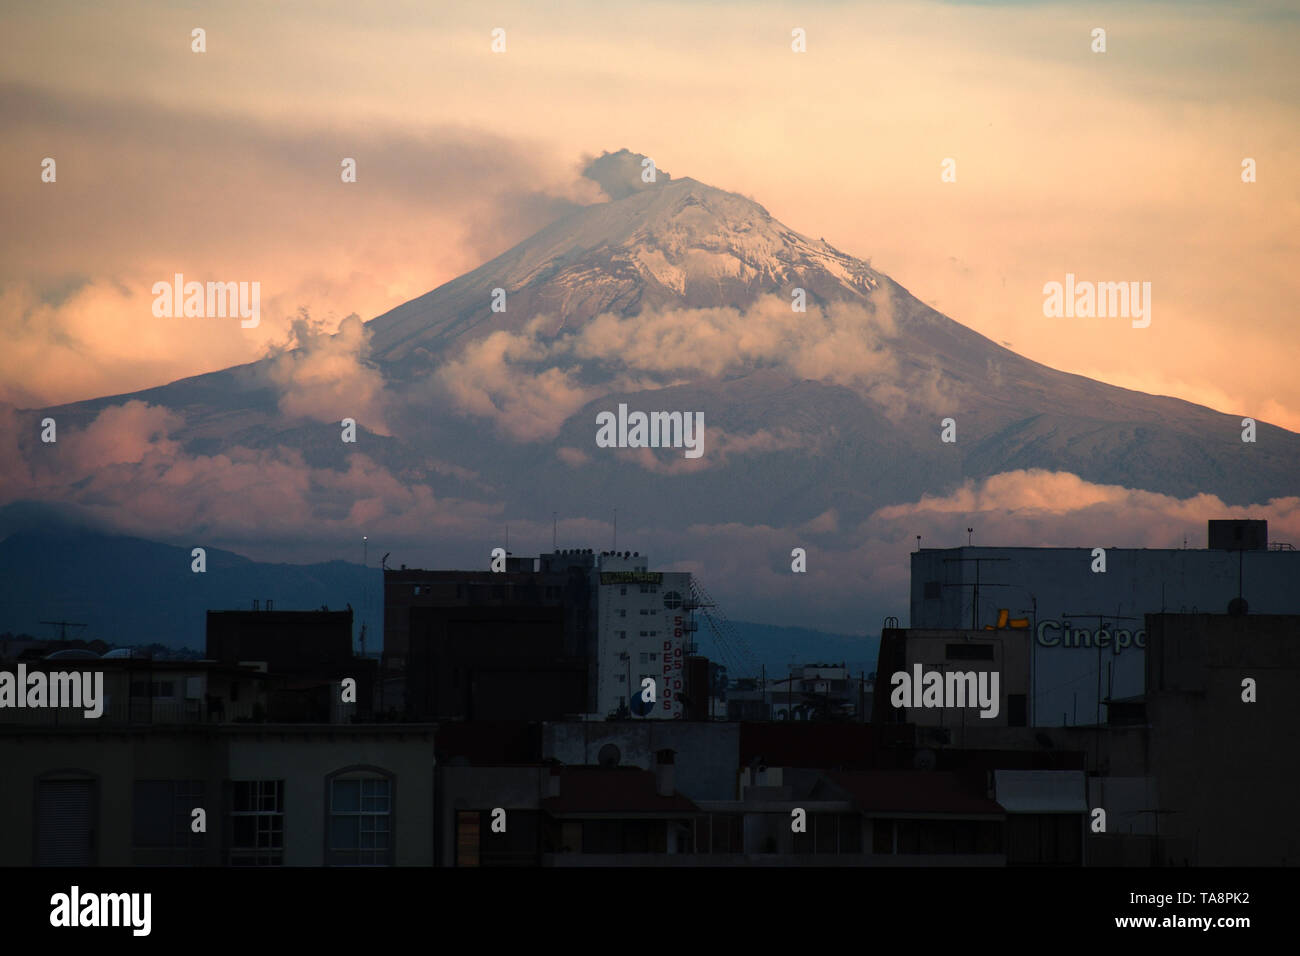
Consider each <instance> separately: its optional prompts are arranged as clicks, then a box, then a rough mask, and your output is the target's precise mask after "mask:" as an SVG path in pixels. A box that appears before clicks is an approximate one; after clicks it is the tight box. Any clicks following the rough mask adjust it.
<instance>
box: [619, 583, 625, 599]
mask: <svg viewBox="0 0 1300 956" xmlns="http://www.w3.org/2000/svg"><path fill="white" fill-rule="evenodd" d="M618 593H619V594H620V595H622V596H626V595H627V585H626V584H621V585H619V588H618Z"/></svg>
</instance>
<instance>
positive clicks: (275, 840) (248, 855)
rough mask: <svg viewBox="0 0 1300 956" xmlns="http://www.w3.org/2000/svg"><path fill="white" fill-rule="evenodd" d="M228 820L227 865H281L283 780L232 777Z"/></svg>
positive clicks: (282, 858) (282, 854) (282, 856)
mask: <svg viewBox="0 0 1300 956" xmlns="http://www.w3.org/2000/svg"><path fill="white" fill-rule="evenodd" d="M229 824H230V825H229V827H228V828H227V838H228V839H229V841H230V842H229V848H228V851H227V857H226V858H227V860H228V861H229V865H230V866H283V865H284V781H283V780H235V781H232V782H231V784H230V820H229Z"/></svg>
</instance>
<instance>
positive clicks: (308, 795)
mask: <svg viewBox="0 0 1300 956" xmlns="http://www.w3.org/2000/svg"><path fill="white" fill-rule="evenodd" d="M401 731H405V733H402V732H401ZM229 753H230V757H229V761H230V762H229V773H228V776H229V779H231V780H283V781H284V865H285V866H323V865H324V863H325V829H326V821H327V804H326V795H327V794H326V777H327V776H328V775H330V774H332V773H335V772H336V771H339V770H342V769H344V768H347V767H358V766H363V767H376V768H379V769H381V770H384V771H387V772H388V773H389V774H392V775H393V788H394V789H393V811H392V821H391V822H392V835H393V836H392V838H393V845H394V847H395V854H394V860H393V862H394V864H395V865H397V866H430V865H432V864H433V768H434V757H433V732H432V729H429V728H426V729H423V730H417V729H412V728H410V727H402V726H401V725H396V726H394V727H393V728H392V731H376V730H373V729H370V728H353V727H347V728H337V729H336V731H335V732H326V731H320V730H316V731H315V732H308V733H303V732H301V731H296V730H293V729H292V728H289V730H288V732H285V733H281V734H277V733H276V728H273V727H268V728H266V729H265V730H263V731H261V732H258V733H250V734H239V735H235V736H232V737H231V739H230V742H229Z"/></svg>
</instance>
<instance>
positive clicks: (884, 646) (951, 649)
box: [872, 628, 1031, 746]
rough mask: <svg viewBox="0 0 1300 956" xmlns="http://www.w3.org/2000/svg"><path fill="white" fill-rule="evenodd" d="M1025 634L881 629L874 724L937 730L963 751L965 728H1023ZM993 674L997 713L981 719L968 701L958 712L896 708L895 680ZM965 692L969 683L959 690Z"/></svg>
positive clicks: (1026, 679)
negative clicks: (898, 676)
mask: <svg viewBox="0 0 1300 956" xmlns="http://www.w3.org/2000/svg"><path fill="white" fill-rule="evenodd" d="M1030 637H1031V632H1030V630H1029V629H1028V628H1023V629H1022V628H1006V629H1000V630H989V631H971V630H937V629H926V628H909V629H901V628H885V629H884V630H883V631H882V632H881V636H880V658H879V663H878V665H877V667H878V671H877V673H878V675H879V677H880V693H879V694H878V695H876V696H875V698H874V701H873V703H874V706H875V712H874V714H873V716H872V719H873V720H874V721H876V722H877V723H910V724H915V725H916V726H917V727H924V728H938V729H942V730H943V731H944V732H945V733H944V735H943V736H944V737H945V738H946V739H947V740H950V741H951V742H953V743H954V744H955V745H956V746H964V734H965V731H966V728H967V727H968V726H972V725H977V726H984V727H1024V726H1026V725H1027V724H1028V722H1029V719H1028V700H1029V690H1030V680H1029V658H1030ZM917 668H919V669H920V671H921V673H923V674H924V673H930V672H938V673H939V674H941V675H943V676H944V678H945V679H946V678H947V675H948V674H949V673H951V672H961V673H963V674H974V675H979V674H997V676H998V681H997V689H998V694H997V698H996V713H991V714H990V715H989V716H987V717H985V716H981V710H980V708H979V707H978V706H977V705H976V701H975V700H974V699H973V698H972V699H971V700H968V701H967V703H966V705H965V706H962V707H912V706H905V707H895V706H894V703H893V698H894V695H895V690H896V687H895V685H894V682H893V677H894V675H895V674H899V673H902V674H906V675H908V677H909V679H913V678H914V675H915V674H916V672H917ZM958 686H960V687H961V689H962V690H963V691H965V690H967V689H969V688H970V683H969V680H967V681H966V682H965V683H964V684H962V685H958Z"/></svg>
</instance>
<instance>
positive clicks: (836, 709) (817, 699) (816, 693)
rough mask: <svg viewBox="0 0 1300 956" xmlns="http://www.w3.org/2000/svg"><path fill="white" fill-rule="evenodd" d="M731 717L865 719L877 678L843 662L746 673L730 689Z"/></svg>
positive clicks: (728, 706) (728, 710)
mask: <svg viewBox="0 0 1300 956" xmlns="http://www.w3.org/2000/svg"><path fill="white" fill-rule="evenodd" d="M727 694H728V697H727V700H726V713H727V719H728V720H821V721H827V720H830V721H846V720H855V721H865V720H869V719H871V713H872V701H873V695H874V681H873V680H870V679H868V678H867V676H866V675H865V674H854V673H853V672H852V671H850V670H849V669H848V668H847V667H846V666H845V665H844V664H843V663H840V664H805V665H803V666H802V667H799V668H796V669H794V670H792V671H791V672H790V673H789V674H787V675H786V676H784V677H779V676H778V677H772V678H768V679H767V680H766V682H764V681H763V680H761V679H758V678H752V677H742V678H738V679H737V680H736V681H735V684H734V687H733V688H731V689H729V690H728V691H727Z"/></svg>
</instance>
